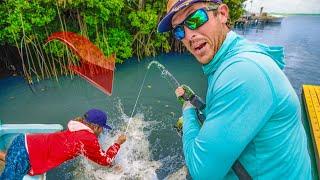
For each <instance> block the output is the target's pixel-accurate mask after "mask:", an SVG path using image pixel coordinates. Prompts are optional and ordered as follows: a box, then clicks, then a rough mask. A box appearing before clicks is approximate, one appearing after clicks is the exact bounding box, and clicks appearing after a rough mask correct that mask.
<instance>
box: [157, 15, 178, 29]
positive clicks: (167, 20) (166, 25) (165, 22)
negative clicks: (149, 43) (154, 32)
mask: <svg viewBox="0 0 320 180" xmlns="http://www.w3.org/2000/svg"><path fill="white" fill-rule="evenodd" d="M175 13H176V12H175V11H172V12H170V13H168V14H166V15H165V16H164V18H163V19H162V20H161V21H160V22H159V24H158V32H160V33H162V32H167V31H170V30H171V29H172V24H171V20H172V17H173V15H174V14H175Z"/></svg>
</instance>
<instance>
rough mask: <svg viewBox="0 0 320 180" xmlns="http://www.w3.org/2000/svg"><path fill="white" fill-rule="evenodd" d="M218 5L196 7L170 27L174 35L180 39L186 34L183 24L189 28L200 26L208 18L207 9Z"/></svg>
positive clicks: (216, 7) (210, 9) (209, 9)
mask: <svg viewBox="0 0 320 180" xmlns="http://www.w3.org/2000/svg"><path fill="white" fill-rule="evenodd" d="M218 7H219V5H213V6H208V7H205V8H201V9H198V10H196V11H194V12H193V13H191V14H190V15H189V16H188V17H187V18H186V19H185V20H184V21H183V22H182V23H180V24H178V25H176V26H175V27H174V28H173V29H172V33H173V35H174V37H175V38H176V39H177V40H179V41H181V40H182V39H183V38H184V37H185V35H186V33H185V31H184V26H186V27H187V28H189V29H191V30H195V29H198V28H199V27H200V26H202V25H204V24H205V23H206V22H207V21H208V20H209V17H208V14H207V11H213V10H217V9H218Z"/></svg>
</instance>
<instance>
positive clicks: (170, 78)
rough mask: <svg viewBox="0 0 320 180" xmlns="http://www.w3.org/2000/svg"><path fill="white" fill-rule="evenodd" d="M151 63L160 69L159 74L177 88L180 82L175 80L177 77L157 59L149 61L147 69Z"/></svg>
mask: <svg viewBox="0 0 320 180" xmlns="http://www.w3.org/2000/svg"><path fill="white" fill-rule="evenodd" d="M152 65H156V67H157V68H158V69H159V70H160V71H161V76H162V77H164V78H165V79H166V80H168V82H169V83H170V84H171V85H173V87H174V88H177V87H179V86H180V83H179V82H178V81H177V79H176V78H175V77H174V76H173V75H172V74H171V73H170V72H169V71H168V70H167V69H166V68H165V67H164V66H163V65H162V64H160V63H159V62H158V61H151V62H150V63H149V65H148V67H147V68H148V69H150V67H151V66H152Z"/></svg>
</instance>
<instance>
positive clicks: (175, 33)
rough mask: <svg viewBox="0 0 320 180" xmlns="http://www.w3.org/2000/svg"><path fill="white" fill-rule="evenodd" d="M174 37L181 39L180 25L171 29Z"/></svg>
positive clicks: (182, 34)
mask: <svg viewBox="0 0 320 180" xmlns="http://www.w3.org/2000/svg"><path fill="white" fill-rule="evenodd" d="M173 33H174V37H176V38H177V39H178V40H181V39H183V38H184V29H183V27H182V26H178V27H176V28H175V29H174V30H173Z"/></svg>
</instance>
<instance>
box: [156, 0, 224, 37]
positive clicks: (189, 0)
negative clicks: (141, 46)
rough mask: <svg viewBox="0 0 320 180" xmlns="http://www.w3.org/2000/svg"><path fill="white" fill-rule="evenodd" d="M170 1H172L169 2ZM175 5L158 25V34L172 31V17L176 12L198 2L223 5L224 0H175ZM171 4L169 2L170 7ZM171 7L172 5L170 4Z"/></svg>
mask: <svg viewBox="0 0 320 180" xmlns="http://www.w3.org/2000/svg"><path fill="white" fill-rule="evenodd" d="M169 1H170V0H169ZM174 1H176V2H175V4H174V5H173V6H172V7H171V9H169V10H168V9H167V10H168V12H167V14H166V15H165V16H164V17H163V19H162V20H161V21H160V22H159V24H158V32H167V31H170V30H171V29H172V24H171V20H172V17H173V16H174V15H175V14H176V12H178V11H180V10H181V9H183V8H185V7H187V6H190V5H191V4H194V3H197V2H213V3H221V2H222V0H174ZM169 4H170V2H168V5H169ZM170 5H171V4H170Z"/></svg>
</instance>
